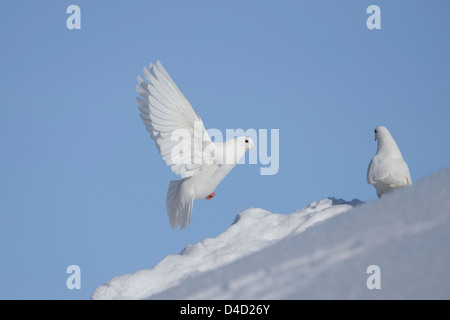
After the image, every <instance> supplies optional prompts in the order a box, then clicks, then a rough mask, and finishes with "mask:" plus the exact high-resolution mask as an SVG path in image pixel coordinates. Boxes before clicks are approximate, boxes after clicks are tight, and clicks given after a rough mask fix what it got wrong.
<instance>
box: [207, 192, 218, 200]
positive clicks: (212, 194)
mask: <svg viewBox="0 0 450 320" xmlns="http://www.w3.org/2000/svg"><path fill="white" fill-rule="evenodd" d="M215 195H216V194H215V193H214V192H211V193H210V194H209V195H208V196H207V197H206V198H205V199H206V200H211V199H212V198H214V196H215Z"/></svg>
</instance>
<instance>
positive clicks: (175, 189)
mask: <svg viewBox="0 0 450 320" xmlns="http://www.w3.org/2000/svg"><path fill="white" fill-rule="evenodd" d="M186 180H187V179H183V180H172V181H170V184H169V190H168V191H167V201H166V206H167V215H168V216H169V222H170V226H171V227H172V228H176V227H178V226H180V227H181V230H183V229H184V228H186V227H187V226H188V225H189V223H190V222H191V213H192V207H193V204H194V194H193V192H189V190H187V189H186V187H185V184H184V182H185V181H186Z"/></svg>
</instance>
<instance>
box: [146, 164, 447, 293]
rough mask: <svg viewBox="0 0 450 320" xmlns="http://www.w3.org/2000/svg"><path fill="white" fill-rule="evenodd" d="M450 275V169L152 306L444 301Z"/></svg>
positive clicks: (189, 282)
mask: <svg viewBox="0 0 450 320" xmlns="http://www.w3.org/2000/svg"><path fill="white" fill-rule="evenodd" d="M373 265H375V266H377V267H378V268H379V269H378V271H379V272H376V273H375V272H374V271H371V270H370V269H369V272H368V267H369V266H373ZM449 270H450V167H449V168H447V169H445V170H443V171H441V172H439V173H437V174H434V175H432V176H431V177H428V178H426V179H424V180H423V181H420V182H418V183H416V184H415V185H413V186H411V187H408V188H405V189H401V190H398V191H396V192H395V193H392V194H390V195H387V196H384V197H383V198H382V199H381V200H377V201H373V202H370V203H367V204H364V205H361V206H359V207H358V208H355V209H353V210H350V211H348V212H346V213H345V214H342V215H339V216H337V217H335V218H333V219H329V220H327V221H326V222H324V223H322V224H321V225H318V226H315V227H314V228H308V229H307V230H306V231H305V232H302V233H299V234H297V235H294V236H292V237H290V238H287V239H284V240H282V241H279V242H278V243H276V244H275V245H273V246H270V247H267V248H265V249H263V250H261V251H259V252H256V253H254V254H252V255H250V256H247V257H244V258H242V259H240V260H238V261H235V262H234V263H231V264H229V265H227V266H224V267H222V268H218V269H216V270H213V271H210V272H207V273H203V274H201V275H199V276H198V277H195V278H192V279H187V280H186V281H184V282H183V283H181V284H180V285H179V286H177V287H174V288H172V289H169V290H167V291H165V292H163V293H161V294H159V295H155V296H152V297H151V298H152V299H230V300H231V299H446V300H447V299H450V281H449V278H448V273H449ZM374 277H377V279H376V280H374V279H375V278H374ZM372 281H374V282H373V283H375V281H376V282H378V284H379V285H380V289H373V288H372V289H369V287H370V286H368V285H367V282H369V284H370V283H372Z"/></svg>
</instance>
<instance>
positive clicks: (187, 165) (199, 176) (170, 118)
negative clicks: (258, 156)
mask: <svg viewBox="0 0 450 320" xmlns="http://www.w3.org/2000/svg"><path fill="white" fill-rule="evenodd" d="M143 73H144V76H145V79H146V80H147V82H145V81H144V80H143V79H142V78H141V77H140V76H138V77H137V81H138V84H139V85H137V86H136V91H137V92H138V94H139V95H140V97H138V98H137V102H138V107H139V110H140V112H141V114H140V116H141V119H142V121H143V123H144V125H145V127H146V129H147V131H148V132H150V136H151V138H152V139H153V140H154V141H155V143H156V146H157V148H158V151H159V152H160V154H161V156H162V159H163V160H164V162H165V163H166V164H167V165H168V166H169V167H170V169H171V170H172V171H173V172H175V173H176V174H178V175H180V176H181V177H182V178H183V180H174V181H171V182H170V184H169V190H168V192H167V200H166V206H167V214H168V216H169V222H170V225H171V226H172V227H173V228H175V227H178V226H180V227H181V229H183V228H185V227H186V226H187V225H189V223H190V221H191V215H192V208H193V202H194V200H197V199H202V198H205V197H206V196H208V195H210V194H211V193H212V192H213V191H214V190H215V188H216V187H217V185H218V184H219V183H220V182H221V181H222V180H223V179H224V178H225V176H226V175H227V174H228V173H229V172H230V171H231V170H232V169H233V168H234V166H235V165H236V164H237V162H238V161H239V159H240V158H241V157H242V156H243V155H244V154H245V152H246V151H247V150H248V149H253V148H254V145H253V141H252V140H251V138H249V137H238V138H234V139H230V140H227V141H225V142H224V143H213V142H212V141H211V138H210V137H209V135H208V133H207V131H206V129H205V126H204V124H203V121H202V120H201V119H200V117H199V116H198V114H197V113H196V112H195V111H194V109H193V108H192V106H191V104H190V103H189V101H188V100H187V99H186V98H185V97H184V95H183V94H182V93H181V91H180V89H178V87H177V85H176V84H175V82H173V80H172V78H171V77H170V76H169V74H168V73H167V71H166V70H165V69H164V67H163V66H162V64H161V63H160V62H159V61H157V62H156V65H153V64H150V70H148V69H147V68H144V70H143ZM179 138H182V139H181V141H180V140H179ZM180 150H182V151H183V152H178V151H180ZM184 151H186V152H184ZM224 159H225V161H224Z"/></svg>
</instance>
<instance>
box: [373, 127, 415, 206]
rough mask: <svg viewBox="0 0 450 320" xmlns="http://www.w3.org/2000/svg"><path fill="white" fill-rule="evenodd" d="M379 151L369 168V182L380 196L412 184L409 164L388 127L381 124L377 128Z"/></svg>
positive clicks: (376, 136)
mask: <svg viewBox="0 0 450 320" xmlns="http://www.w3.org/2000/svg"><path fill="white" fill-rule="evenodd" d="M375 139H376V140H377V143H378V146H377V153H376V154H375V156H374V157H373V159H372V160H371V161H370V163H369V167H368V169H367V183H369V184H371V185H373V186H374V187H375V190H376V192H377V196H378V198H381V197H382V195H383V194H386V193H389V192H391V191H393V190H395V189H400V188H403V187H406V186H409V185H411V184H412V180H411V175H410V173H409V168H408V165H407V164H406V162H405V160H404V159H403V156H402V154H401V152H400V149H399V148H398V146H397V143H396V142H395V140H394V138H392V136H391V134H390V133H389V131H388V129H387V128H386V127H383V126H379V127H377V128H376V129H375Z"/></svg>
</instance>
